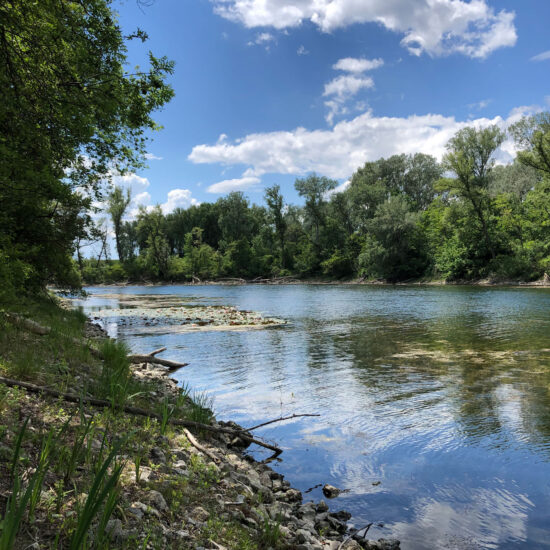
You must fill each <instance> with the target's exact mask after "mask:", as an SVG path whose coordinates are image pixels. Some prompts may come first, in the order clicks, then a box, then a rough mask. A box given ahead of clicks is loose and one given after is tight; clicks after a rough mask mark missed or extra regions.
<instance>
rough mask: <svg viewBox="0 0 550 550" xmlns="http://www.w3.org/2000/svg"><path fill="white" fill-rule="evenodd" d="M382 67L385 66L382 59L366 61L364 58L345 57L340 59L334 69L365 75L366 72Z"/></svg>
mask: <svg viewBox="0 0 550 550" xmlns="http://www.w3.org/2000/svg"><path fill="white" fill-rule="evenodd" d="M382 65H384V60H383V59H381V58H378V59H365V58H363V57H360V58H357V57H344V58H343V59H339V60H338V61H337V62H336V63H335V64H334V65H333V66H332V68H333V69H335V70H337V71H345V72H347V73H364V72H365V71H371V70H373V69H378V67H381V66H382Z"/></svg>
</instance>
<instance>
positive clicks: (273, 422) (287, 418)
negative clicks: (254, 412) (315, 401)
mask: <svg viewBox="0 0 550 550" xmlns="http://www.w3.org/2000/svg"><path fill="white" fill-rule="evenodd" d="M302 416H321V415H320V414H293V415H291V416H281V417H280V418H275V420H269V421H268V422H263V423H262V424H258V425H257V426H252V428H246V431H247V432H251V431H252V430H257V429H258V428H263V427H264V426H267V425H269V424H275V422H282V421H283V420H291V419H292V418H300V417H302Z"/></svg>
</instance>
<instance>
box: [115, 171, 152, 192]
mask: <svg viewBox="0 0 550 550" xmlns="http://www.w3.org/2000/svg"><path fill="white" fill-rule="evenodd" d="M111 184H112V185H113V186H115V185H117V186H119V187H123V188H124V189H129V190H130V193H131V194H132V195H136V194H139V193H142V192H143V190H144V189H147V188H148V187H149V185H150V184H151V183H150V182H149V180H148V179H147V178H144V177H142V176H138V175H137V174H134V173H133V172H131V173H129V174H125V175H124V176H120V175H113V176H112V178H111Z"/></svg>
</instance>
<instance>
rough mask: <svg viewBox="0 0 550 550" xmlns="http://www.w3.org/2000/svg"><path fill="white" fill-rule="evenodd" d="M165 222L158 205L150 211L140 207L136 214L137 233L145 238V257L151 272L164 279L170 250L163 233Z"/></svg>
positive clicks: (167, 269)
mask: <svg viewBox="0 0 550 550" xmlns="http://www.w3.org/2000/svg"><path fill="white" fill-rule="evenodd" d="M165 223H166V220H165V219H164V216H163V214H162V210H161V208H160V206H159V205H157V206H155V207H154V208H153V209H152V210H151V211H147V210H146V209H145V207H143V206H141V207H140V209H139V213H138V231H140V232H141V233H142V235H144V236H146V242H145V257H146V260H147V265H148V267H149V269H150V270H151V272H152V273H153V274H154V275H155V276H157V277H160V278H161V279H166V278H167V276H168V272H169V258H170V248H169V246H168V239H167V238H166V231H165Z"/></svg>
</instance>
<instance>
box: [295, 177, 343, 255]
mask: <svg viewBox="0 0 550 550" xmlns="http://www.w3.org/2000/svg"><path fill="white" fill-rule="evenodd" d="M337 185H338V182H337V181H336V180H331V179H329V178H327V177H325V176H318V175H317V174H315V173H313V174H310V175H309V176H308V177H307V178H305V179H297V180H296V181H295V182H294V187H295V188H296V191H298V195H300V197H305V199H306V204H305V212H306V218H307V222H308V223H309V225H310V226H311V227H312V229H313V243H314V244H315V245H318V244H319V231H320V227H321V226H322V225H323V223H324V219H325V212H324V207H325V205H326V200H325V197H326V195H327V193H328V192H329V191H332V190H333V189H334V188H336V186H337Z"/></svg>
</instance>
